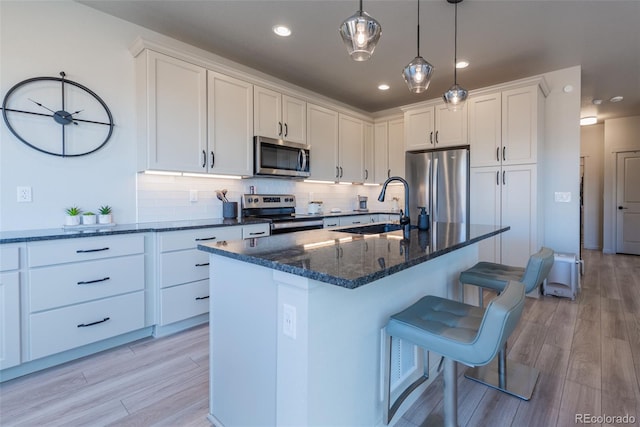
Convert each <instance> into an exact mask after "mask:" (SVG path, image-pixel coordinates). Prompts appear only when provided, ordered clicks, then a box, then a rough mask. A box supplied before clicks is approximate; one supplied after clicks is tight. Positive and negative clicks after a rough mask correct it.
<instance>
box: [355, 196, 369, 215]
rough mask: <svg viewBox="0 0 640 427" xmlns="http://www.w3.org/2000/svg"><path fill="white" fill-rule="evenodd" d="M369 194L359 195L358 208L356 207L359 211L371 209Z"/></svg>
mask: <svg viewBox="0 0 640 427" xmlns="http://www.w3.org/2000/svg"><path fill="white" fill-rule="evenodd" d="M367 199H368V197H367V196H361V195H358V209H356V210H357V211H360V212H368V211H369V209H368V208H367Z"/></svg>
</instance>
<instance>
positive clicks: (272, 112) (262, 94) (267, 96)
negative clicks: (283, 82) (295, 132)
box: [253, 86, 284, 138]
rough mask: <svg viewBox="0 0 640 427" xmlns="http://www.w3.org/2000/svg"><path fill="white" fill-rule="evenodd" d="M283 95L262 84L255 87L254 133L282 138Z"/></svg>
mask: <svg viewBox="0 0 640 427" xmlns="http://www.w3.org/2000/svg"><path fill="white" fill-rule="evenodd" d="M283 131H284V126H283V123H282V95H281V94H280V93H279V92H276V91H273V90H270V89H266V88H263V87H260V86H254V88H253V134H254V135H259V136H267V137H269V138H282V135H283Z"/></svg>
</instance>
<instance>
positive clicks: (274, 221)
mask: <svg viewBox="0 0 640 427" xmlns="http://www.w3.org/2000/svg"><path fill="white" fill-rule="evenodd" d="M295 211H296V196H294V195H292V194H244V195H243V196H242V217H243V218H260V219H266V220H269V221H270V223H271V224H270V228H271V234H281V233H290V232H293V231H303V230H315V229H320V228H322V227H323V225H324V222H323V220H322V218H318V217H314V216H311V215H296V213H295Z"/></svg>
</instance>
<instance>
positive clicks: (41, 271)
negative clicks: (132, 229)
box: [26, 234, 147, 360]
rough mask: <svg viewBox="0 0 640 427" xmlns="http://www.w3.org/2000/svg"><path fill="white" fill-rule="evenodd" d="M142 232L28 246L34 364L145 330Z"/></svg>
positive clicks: (30, 326) (29, 302)
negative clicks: (125, 334)
mask: <svg viewBox="0 0 640 427" xmlns="http://www.w3.org/2000/svg"><path fill="white" fill-rule="evenodd" d="M144 239H145V236H144V235H143V234H133V235H114V236H104V237H87V238H77V239H66V240H62V241H60V240H50V241H44V242H29V243H28V244H27V251H28V259H29V265H28V267H29V270H28V271H29V273H28V274H29V280H28V289H29V292H28V296H29V299H28V302H27V304H26V307H28V313H29V315H28V331H29V333H28V343H29V354H28V357H27V358H26V360H34V359H38V358H41V357H45V356H49V355H52V354H55V353H59V352H62V351H65V350H70V349H72V348H76V347H79V346H83V345H86V344H90V343H94V342H98V341H101V340H104V339H107V338H111V337H115V336H117V335H121V334H124V333H127V332H131V331H135V330H138V329H142V328H144V327H145V326H147V325H145V318H146V317H145V257H144V251H145V244H144Z"/></svg>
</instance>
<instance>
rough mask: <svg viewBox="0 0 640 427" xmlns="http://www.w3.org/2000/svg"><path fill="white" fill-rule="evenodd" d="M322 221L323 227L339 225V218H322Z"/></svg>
mask: <svg viewBox="0 0 640 427" xmlns="http://www.w3.org/2000/svg"><path fill="white" fill-rule="evenodd" d="M322 222H323V227H324V228H331V227H337V226H339V225H340V220H339V219H338V218H324V219H323V220H322Z"/></svg>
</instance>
